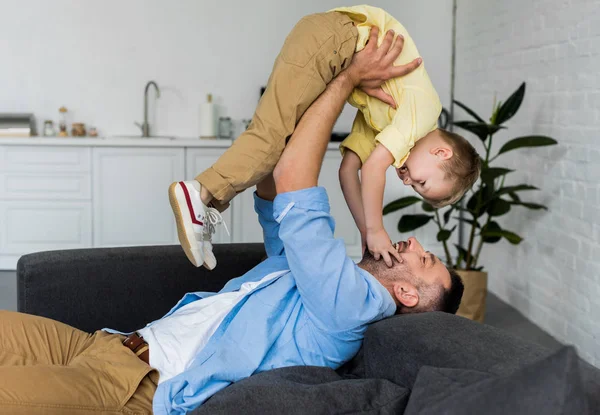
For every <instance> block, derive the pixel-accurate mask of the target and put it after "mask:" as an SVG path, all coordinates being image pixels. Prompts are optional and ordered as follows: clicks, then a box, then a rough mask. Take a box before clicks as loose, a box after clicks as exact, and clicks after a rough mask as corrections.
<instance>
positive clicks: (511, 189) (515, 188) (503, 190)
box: [496, 184, 540, 196]
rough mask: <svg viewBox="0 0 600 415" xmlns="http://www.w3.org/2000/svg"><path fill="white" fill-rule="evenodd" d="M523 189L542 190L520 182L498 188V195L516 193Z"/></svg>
mask: <svg viewBox="0 0 600 415" xmlns="http://www.w3.org/2000/svg"><path fill="white" fill-rule="evenodd" d="M523 190H540V189H538V188H537V187H535V186H529V185H528V184H520V185H518V186H506V187H502V188H500V189H498V190H496V196H501V195H504V194H507V193H509V194H510V193H515V192H520V191H523Z"/></svg>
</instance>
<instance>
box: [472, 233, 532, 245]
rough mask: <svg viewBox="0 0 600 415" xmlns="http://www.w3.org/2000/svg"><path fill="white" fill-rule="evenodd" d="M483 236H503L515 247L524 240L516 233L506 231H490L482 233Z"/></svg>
mask: <svg viewBox="0 0 600 415" xmlns="http://www.w3.org/2000/svg"><path fill="white" fill-rule="evenodd" d="M481 236H482V237H486V238H487V237H490V236H501V237H503V238H504V239H506V240H507V241H508V242H510V243H511V244H513V245H518V244H519V243H520V242H521V241H522V240H523V238H521V237H520V236H519V235H517V234H516V233H514V232H511V231H505V230H488V231H485V232H483V231H482V232H481Z"/></svg>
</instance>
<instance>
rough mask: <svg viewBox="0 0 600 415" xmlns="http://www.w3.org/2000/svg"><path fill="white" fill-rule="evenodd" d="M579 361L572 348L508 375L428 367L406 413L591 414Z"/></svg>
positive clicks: (417, 385)
mask: <svg viewBox="0 0 600 415" xmlns="http://www.w3.org/2000/svg"><path fill="white" fill-rule="evenodd" d="M586 411H587V407H586V397H585V393H584V390H583V386H582V382H581V375H580V372H579V359H578V357H577V354H576V353H575V350H574V349H573V348H572V347H565V348H563V349H561V350H559V351H558V352H556V353H555V354H553V355H551V356H549V357H547V358H545V359H543V360H541V361H539V362H536V363H533V364H531V365H527V366H525V367H523V368H521V369H519V370H518V371H516V372H514V373H512V374H510V375H505V376H496V375H492V374H489V373H484V372H478V371H473V370H463V369H448V368H435V367H431V366H425V367H424V368H423V369H421V371H420V372H419V375H418V377H417V380H416V382H415V385H414V388H413V391H412V394H411V396H410V400H409V402H408V406H407V408H406V412H405V414H406V415H434V414H441V413H444V414H461V415H463V414H465V415H469V414H473V415H476V414H483V413H485V414H487V415H496V414H497V415H502V414H512V415H529V414H535V413H539V414H544V415H563V414H564V415H571V414H586V413H587V412H586Z"/></svg>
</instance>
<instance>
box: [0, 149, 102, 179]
mask: <svg viewBox="0 0 600 415" xmlns="http://www.w3.org/2000/svg"><path fill="white" fill-rule="evenodd" d="M90 170H91V151H90V149H89V148H82V147H36V146H0V171H1V172H31V173H46V172H48V173H53V172H56V173H60V172H88V171H90Z"/></svg>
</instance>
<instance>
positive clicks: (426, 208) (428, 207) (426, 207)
mask: <svg viewBox="0 0 600 415" xmlns="http://www.w3.org/2000/svg"><path fill="white" fill-rule="evenodd" d="M421 209H423V210H424V211H425V212H433V211H435V208H434V207H433V206H431V205H430V204H429V203H427V202H423V204H422V205H421Z"/></svg>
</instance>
